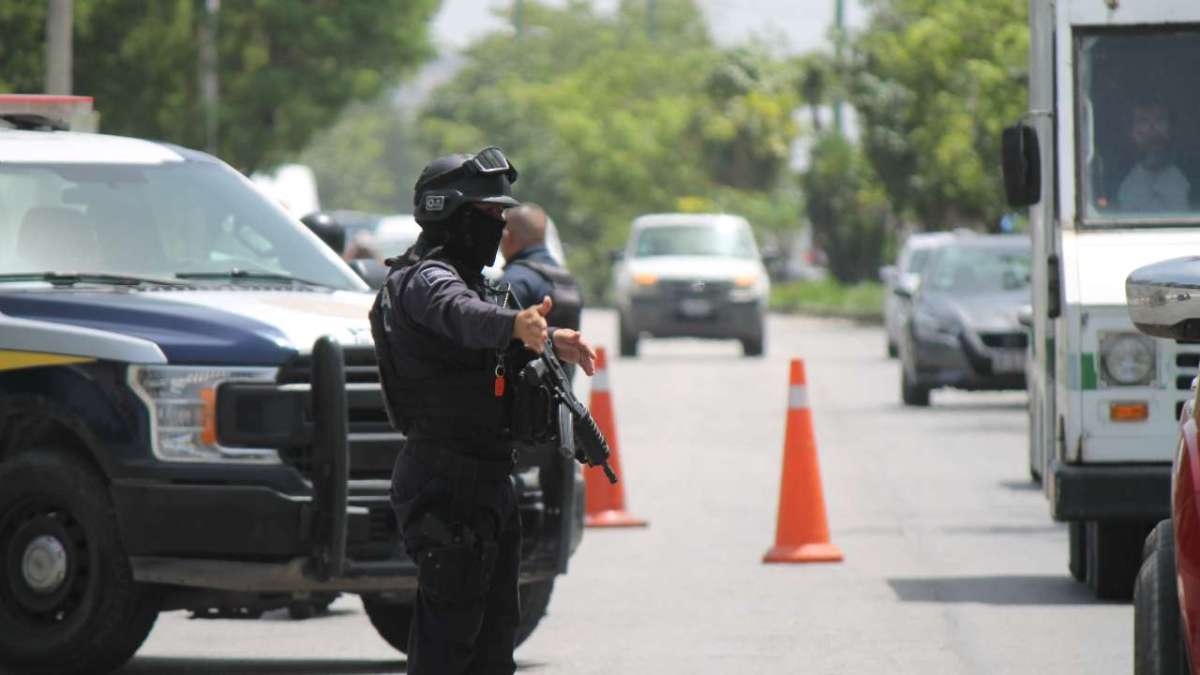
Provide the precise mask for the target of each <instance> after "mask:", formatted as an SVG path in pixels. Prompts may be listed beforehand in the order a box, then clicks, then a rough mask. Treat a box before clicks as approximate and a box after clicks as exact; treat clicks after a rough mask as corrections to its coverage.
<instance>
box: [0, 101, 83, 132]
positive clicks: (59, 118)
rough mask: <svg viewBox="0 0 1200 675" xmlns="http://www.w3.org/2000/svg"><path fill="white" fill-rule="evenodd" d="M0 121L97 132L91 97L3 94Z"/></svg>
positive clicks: (29, 125)
mask: <svg viewBox="0 0 1200 675" xmlns="http://www.w3.org/2000/svg"><path fill="white" fill-rule="evenodd" d="M0 120H2V121H5V122H8V123H9V124H10V125H12V126H16V127H32V128H37V127H49V128H56V129H63V130H70V131H95V130H96V123H97V115H96V112H95V110H94V109H93V99H92V97H91V96H52V95H46V94H0Z"/></svg>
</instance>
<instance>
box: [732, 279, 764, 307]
mask: <svg viewBox="0 0 1200 675" xmlns="http://www.w3.org/2000/svg"><path fill="white" fill-rule="evenodd" d="M764 282H765V279H763V277H762V276H761V275H759V274H746V275H743V276H740V277H736V278H734V280H733V287H732V288H730V289H729V299H730V300H731V301H733V302H754V301H755V300H758V299H759V298H761V297H763V296H765V295H766V283H764Z"/></svg>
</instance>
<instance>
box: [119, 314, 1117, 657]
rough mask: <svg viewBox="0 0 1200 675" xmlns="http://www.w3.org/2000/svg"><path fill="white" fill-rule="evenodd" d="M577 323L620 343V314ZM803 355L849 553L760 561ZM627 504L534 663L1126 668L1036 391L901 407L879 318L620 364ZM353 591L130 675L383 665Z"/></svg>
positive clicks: (575, 569)
mask: <svg viewBox="0 0 1200 675" xmlns="http://www.w3.org/2000/svg"><path fill="white" fill-rule="evenodd" d="M584 327H585V332H587V333H588V334H589V335H590V336H591V337H592V338H593V340H594V341H595V342H597V343H599V344H604V345H613V346H615V344H616V335H615V332H614V331H615V320H614V317H613V315H612V314H611V313H607V312H591V313H589V314H588V315H587V316H586V317H585V324H584ZM793 356H798V357H803V358H804V359H805V360H806V362H807V366H808V375H809V397H810V401H811V405H812V408H813V412H814V423H815V428H816V436H817V443H818V445H819V448H820V458H821V471H822V472H823V477H824V488H825V495H826V500H827V505H828V511H829V521H830V528H831V530H832V533H833V539H834V543H836V544H837V545H838V546H840V547H841V548H842V550H843V551H844V553H845V557H846V560H845V562H844V563H841V564H823V565H785V566H766V565H763V564H761V562H760V559H761V556H762V554H763V553H764V552H765V551H766V550H767V548H769V547H770V545H771V544H772V541H773V537H774V527H775V517H776V506H777V499H778V490H779V472H780V461H781V456H782V439H783V422H784V416H785V409H786V404H787V363H788V359H789V358H791V357H793ZM611 378H612V384H613V396H614V400H615V405H616V416H617V423H618V436H619V441H620V447H621V460H622V463H623V465H624V471H625V480H626V482H625V485H626V490H627V492H626V494H627V497H628V503H629V507H630V510H631V511H632V512H634V513H635V515H638V516H642V517H644V518H647V519H648V520H649V521H650V527H649V528H647V529H644V530H619V531H618V530H610V531H595V530H589V531H588V532H587V534H586V536H585V537H584V541H583V545H582V546H581V548H580V550H579V552H578V554H577V555H576V557H575V558H574V559H573V560H572V566H571V571H570V574H569V575H568V576H566V577H563V578H560V579H559V582H558V585H557V589H556V592H555V595H554V598H553V600H552V602H551V605H550V614H549V616H547V617H546V618H545V619H544V620H543V621H542V624H541V626H540V627H539V629H538V631H537V632H536V633H535V634H534V635H533V637H532V638H530V640H529V641H528V642H527V643H526V644H525V645H524V646H522V647H521V649H519V650H518V652H517V660H518V663H519V665H520V668H521V671H522V672H528V673H539V674H542V673H545V674H547V675H549V674H552V673H553V674H557V673H571V674H588V673H596V674H600V673H604V674H605V675H610V674H612V673H656V674H657V673H799V672H804V673H889V674H893V673H921V674H926V673H1032V672H1053V673H1089V674H1091V673H1127V672H1130V671H1131V669H1132V656H1131V651H1132V610H1131V608H1130V607H1129V606H1128V605H1122V604H1106V603H1100V602H1097V601H1095V600H1093V599H1092V598H1091V597H1090V595H1089V594H1088V593H1087V592H1086V591H1085V590H1084V589H1083V587H1081V586H1079V585H1078V584H1075V583H1074V582H1072V581H1071V580H1070V579H1069V578H1068V577H1067V574H1066V530H1065V527H1063V526H1060V525H1056V524H1054V523H1052V522H1051V521H1050V519H1049V517H1048V515H1047V509H1046V505H1045V501H1044V499H1043V497H1042V495H1041V493H1040V492H1039V491H1038V490H1037V489H1035V488H1034V487H1033V486H1032V485H1031V484H1030V483H1029V481H1028V478H1027V473H1026V468H1025V467H1026V463H1025V459H1024V453H1025V409H1024V395H1023V394H1022V393H1011V394H965V393H957V392H935V393H934V398H933V407H932V408H930V409H928V410H908V409H904V408H903V407H902V406H901V405H900V404H899V372H898V366H897V365H896V363H895V362H893V361H888V360H886V359H885V358H884V357H883V337H882V333H881V332H880V330H879V329H877V328H874V327H864V326H857V325H854V324H851V323H848V322H841V321H827V320H814V319H803V318H792V317H772V319H771V322H770V326H769V338H768V345H767V356H766V357H765V358H762V359H744V358H742V357H741V356H740V347H738V345H737V344H736V343H733V342H728V343H726V342H698V341H688V340H669V341H666V340H664V341H649V342H647V343H644V349H643V355H642V356H641V357H640V358H638V359H613V363H612V366H611ZM403 670H404V660H403V657H402V656H400V655H399V654H397V653H396V652H394V651H392V650H391V648H390V647H388V646H387V645H386V644H385V643H384V642H383V641H382V640H381V639H380V638H378V637H377V636H376V635H375V633H374V631H373V630H372V628H371V626H370V624H369V623H368V621H367V619H366V616H365V615H364V614H363V613H362V610H361V607H360V606H359V603H358V600H357V599H356V598H353V597H344V598H342V599H340V600H339V601H338V602H337V603H335V604H334V606H333V611H332V613H331V614H330V615H328V616H324V617H320V618H316V619H312V620H308V621H303V622H294V621H291V620H289V619H287V617H286V615H285V614H283V613H272V614H269V615H268V616H266V617H264V618H263V619H261V620H258V621H190V620H188V619H187V618H186V615H185V614H182V613H173V614H166V615H163V616H162V617H161V618H160V620H159V622H158V625H157V627H156V628H155V631H154V633H153V634H152V635H151V637H150V639H149V641H148V642H147V643H146V645H145V647H144V648H143V649H142V651H141V652H140V654H139V656H138V658H137V659H136V660H135V661H134V662H133V663H132V664H131V665H130V666H129V667H128V668H127V669H126V670H125V671H124V672H128V673H392V672H403Z"/></svg>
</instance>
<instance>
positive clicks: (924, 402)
mask: <svg viewBox="0 0 1200 675" xmlns="http://www.w3.org/2000/svg"><path fill="white" fill-rule="evenodd" d="M900 400H901V401H903V402H904V405H907V406H915V407H925V406H928V405H929V387H926V386H923V385H920V384H917V383H916V382H913V381H912V379H911V378H909V376H908V370H907V369H904V370H902V371H901V373H900Z"/></svg>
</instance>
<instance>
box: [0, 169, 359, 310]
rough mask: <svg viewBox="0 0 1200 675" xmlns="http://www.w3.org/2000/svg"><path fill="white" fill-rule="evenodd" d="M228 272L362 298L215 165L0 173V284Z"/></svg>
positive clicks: (305, 239)
mask: <svg viewBox="0 0 1200 675" xmlns="http://www.w3.org/2000/svg"><path fill="white" fill-rule="evenodd" d="M235 270H236V271H237V273H238V274H240V275H244V276H246V277H247V278H251V277H253V276H254V275H255V274H267V275H282V276H286V277H296V278H300V279H303V280H306V281H311V282H314V283H318V284H322V285H326V286H331V287H334V288H340V289H347V290H350V289H360V288H362V287H361V285H360V284H359V283H358V281H357V278H356V277H355V276H354V275H353V273H352V272H350V271H349V269H348V268H345V266H343V265H341V264H339V263H338V262H337V259H336V256H334V255H333V254H332V252H330V251H327V250H326V249H325V247H324V246H322V245H320V243H319V242H318V241H315V240H313V238H312V237H309V236H307V235H306V234H305V233H304V230H303V227H302V226H301V225H299V224H298V223H295V222H294V221H292V220H291V219H290V218H289V217H288V216H287V215H285V214H284V212H283V211H281V210H280V209H278V208H276V207H275V206H274V205H272V204H271V203H270V202H268V201H267V200H266V199H265V198H264V197H262V196H261V195H260V194H259V193H258V192H257V191H256V190H255V189H254V188H253V187H251V186H250V185H249V184H247V183H246V182H245V181H244V180H242V179H241V178H240V177H239V176H238V175H237V174H236V173H234V172H233V171H232V170H231V169H228V168H226V167H224V166H222V165H220V164H215V163H209V162H172V163H164V164H154V165H129V164H37V165H33V164H30V165H21V164H16V165H14V164H9V165H0V274H18V273H24V272H46V271H57V272H64V271H69V272H84V273H103V274H118V275H128V276H138V277H154V278H175V276H176V275H180V274H182V275H185V276H187V275H205V274H214V275H221V274H223V273H229V272H232V271H235Z"/></svg>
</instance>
